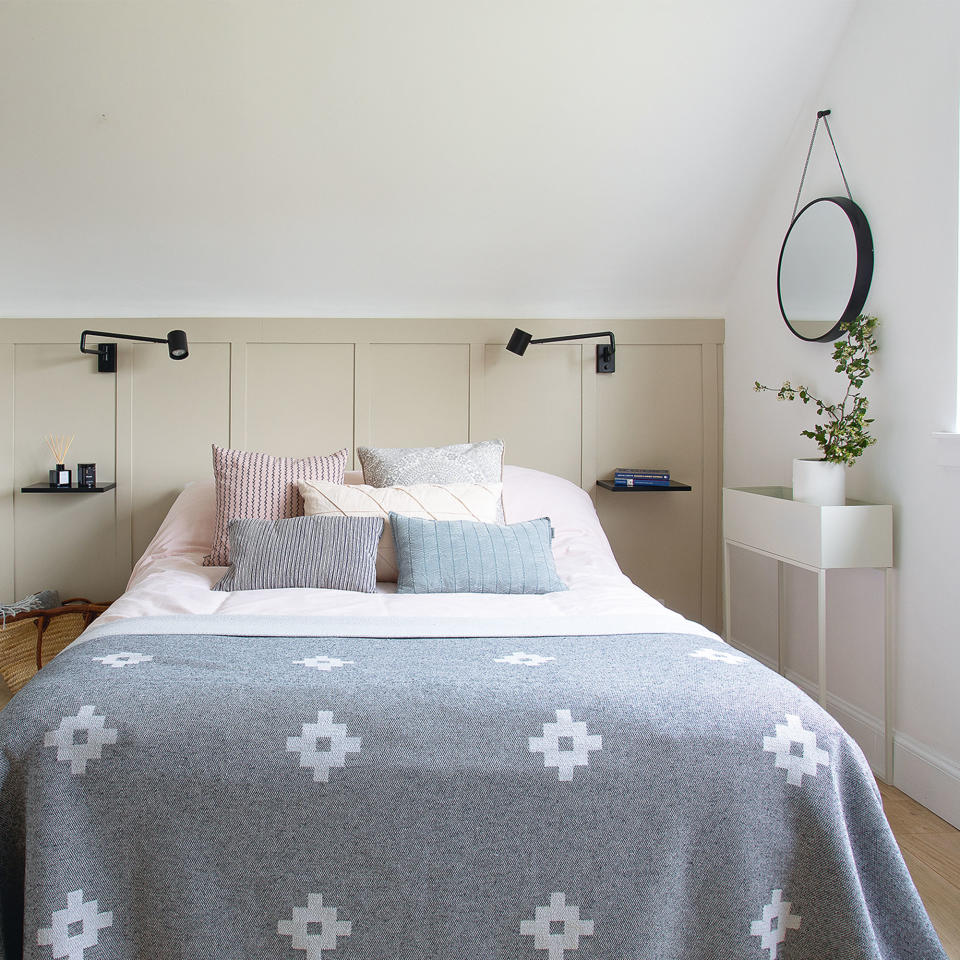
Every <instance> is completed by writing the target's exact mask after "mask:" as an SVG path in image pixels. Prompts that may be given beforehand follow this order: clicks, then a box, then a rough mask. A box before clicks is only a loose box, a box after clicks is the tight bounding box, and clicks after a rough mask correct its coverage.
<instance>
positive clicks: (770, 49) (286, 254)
mask: <svg viewBox="0 0 960 960" xmlns="http://www.w3.org/2000/svg"><path fill="white" fill-rule="evenodd" d="M852 6H853V0H804V2H803V3H797V2H787V0H729V2H722V3H718V2H715V0H712V2H711V0H700V2H669V0H484V2H476V0H474V2H469V0H404V2H396V0H309V2H307V0H304V2H289V0H278V2H248V0H245V2H241V0H235V2H198V0H188V2H183V0H116V2H104V0H86V2H77V0H68V2H50V0H24V2H20V0H16V2H13V0H5V2H0V98H2V99H0V142H2V144H3V147H2V149H0V290H2V291H3V293H2V297H0V313H2V315H5V316H52V315H58V316H129V315H151V314H153V315H235V314H239V315H264V316H270V315H273V316H276V315H289V316H294V315H326V316H361V315H376V316H463V317H468V316H531V317H535V316H570V317H575V316H608V317H616V316H651V315H668V316H673V315H676V316H682V315H695V314H716V313H718V312H720V309H721V308H722V302H723V296H724V292H725V290H726V285H727V280H728V277H729V276H730V274H731V272H732V270H733V269H734V267H735V266H736V263H737V261H738V258H739V255H740V251H741V250H742V247H743V242H744V239H745V237H746V231H748V230H749V227H750V224H751V222H752V219H753V217H754V215H755V211H756V210H757V209H758V208H759V207H760V206H762V205H764V204H766V203H767V202H768V201H769V200H770V197H769V195H765V194H764V190H765V189H767V188H768V184H770V183H772V182H773V177H772V175H773V172H774V166H775V165H776V164H778V163H780V162H781V161H782V160H783V156H782V150H783V146H784V145H785V143H786V142H787V140H788V139H789V137H790V135H791V133H792V132H793V131H794V129H795V126H796V125H797V124H798V123H800V124H804V125H812V120H813V113H812V112H811V110H812V109H815V107H816V106H820V104H812V102H811V100H810V97H811V94H812V91H815V90H816V89H817V87H818V82H819V80H820V78H821V76H822V74H823V71H824V69H825V66H826V63H827V62H828V60H829V58H830V56H831V55H832V52H833V50H834V48H835V46H836V43H837V41H838V38H839V36H840V34H841V32H842V30H843V28H844V26H845V24H846V22H847V19H848V17H849V14H850V12H851V10H852ZM808 114H809V115H808ZM808 121H809V124H808ZM789 160H790V162H791V163H794V162H796V165H797V168H798V169H797V176H798V177H799V165H800V164H801V163H802V157H795V158H794V157H790V158H789ZM791 204H792V197H791V198H788V199H787V201H786V205H787V209H785V212H784V218H785V222H786V220H787V219H788V216H789V206H790V205H791Z"/></svg>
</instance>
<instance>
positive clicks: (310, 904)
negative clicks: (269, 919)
mask: <svg viewBox="0 0 960 960" xmlns="http://www.w3.org/2000/svg"><path fill="white" fill-rule="evenodd" d="M316 923H319V924H320V932H319V933H311V932H310V926H311V925H312V924H316ZM277 933H279V934H280V936H282V937H291V938H292V939H293V944H292V946H293V949H294V950H304V951H306V954H307V958H308V960H320V955H321V954H322V953H323V951H324V950H336V949H337V937H349V936H350V921H349V920H338V919H337V908H336V907H325V906H324V905H323V897H322V896H321V895H320V894H319V893H311V894H310V896H309V897H307V906H306V908H304V907H294V908H293V919H292V920H281V921H280V922H279V923H278V924H277Z"/></svg>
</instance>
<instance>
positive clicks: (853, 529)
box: [723, 487, 893, 781]
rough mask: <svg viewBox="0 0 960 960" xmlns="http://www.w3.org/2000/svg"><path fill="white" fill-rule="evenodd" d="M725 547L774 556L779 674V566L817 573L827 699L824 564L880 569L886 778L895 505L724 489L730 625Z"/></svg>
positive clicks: (786, 491) (823, 696)
mask: <svg viewBox="0 0 960 960" xmlns="http://www.w3.org/2000/svg"><path fill="white" fill-rule="evenodd" d="M730 547H741V548H742V549H744V550H751V551H753V552H754V553H759V554H762V555H763V556H765V557H770V558H772V559H773V560H776V561H777V569H778V582H779V584H780V591H781V594H780V596H778V609H779V610H780V614H779V616H778V642H777V669H778V670H779V671H780V672H781V673H782V672H783V662H784V649H783V647H784V643H785V630H784V628H783V623H782V609H783V603H782V599H783V598H782V590H783V564H785V563H789V564H791V565H792V566H795V567H801V568H802V569H804V570H810V571H811V572H813V573H815V574H816V575H817V655H818V656H817V662H818V671H817V673H818V677H817V679H818V682H819V688H820V690H819V692H820V704H821V706H826V702H827V611H826V597H827V570H836V569H848V568H851V567H873V568H876V569H882V570H884V571H885V573H884V584H883V588H884V599H885V616H884V644H883V649H884V663H883V673H884V691H883V694H884V695H883V732H884V743H885V770H884V775H885V778H886V780H887V781H892V778H893V656H892V643H891V639H892V638H891V622H890V620H891V618H890V606H889V603H890V569H891V568H892V566H893V507H892V506H890V505H888V504H873V503H861V502H860V501H858V500H848V501H847V502H846V504H845V505H844V506H842V507H821V506H817V505H816V504H812V503H801V502H800V501H799V500H794V499H793V491H792V490H791V489H790V487H724V490H723V569H724V574H723V581H724V582H723V623H724V630H725V632H726V639H727V641H728V642H729V643H731V644H733V645H735V643H734V640H733V637H732V636H731V630H730Z"/></svg>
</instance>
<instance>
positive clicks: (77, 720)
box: [43, 706, 117, 776]
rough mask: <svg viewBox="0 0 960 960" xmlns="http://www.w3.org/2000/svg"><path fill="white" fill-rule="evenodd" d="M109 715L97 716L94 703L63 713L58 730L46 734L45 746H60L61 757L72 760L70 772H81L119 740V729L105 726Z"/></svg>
mask: <svg viewBox="0 0 960 960" xmlns="http://www.w3.org/2000/svg"><path fill="white" fill-rule="evenodd" d="M106 719H107V718H106V717H101V716H98V715H97V714H96V713H95V708H94V707H92V706H83V707H81V708H80V712H79V713H78V714H77V715H76V716H75V717H64V718H63V719H62V720H61V721H60V726H59V727H58V728H57V729H56V730H50V731H49V732H48V733H47V735H46V736H45V737H44V738H43V745H44V746H45V747H56V748H57V759H58V760H69V761H70V772H71V773H72V774H75V775H77V776H82V775H83V774H85V773H86V772H87V761H89V760H99V759H100V754H101V752H102V750H103V748H104V746H106V745H107V744H110V743H116V742H117V730H115V729H114V728H113V727H108V726H105V721H106Z"/></svg>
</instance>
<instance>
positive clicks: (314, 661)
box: [293, 656, 353, 673]
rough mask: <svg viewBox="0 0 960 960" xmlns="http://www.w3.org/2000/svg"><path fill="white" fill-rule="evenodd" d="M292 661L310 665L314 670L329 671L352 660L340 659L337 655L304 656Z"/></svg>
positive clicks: (306, 665)
mask: <svg viewBox="0 0 960 960" xmlns="http://www.w3.org/2000/svg"><path fill="white" fill-rule="evenodd" d="M293 662H294V663H299V664H302V665H303V666H305V667H312V668H313V669H315V670H324V671H325V672H327V673H329V672H330V671H331V670H334V669H339V668H340V667H343V666H346V665H347V664H348V663H353V661H352V660H341V659H340V658H339V657H323V656H321V657H304V658H303V659H302V660H294V661H293Z"/></svg>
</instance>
